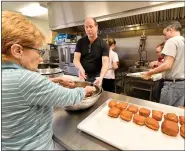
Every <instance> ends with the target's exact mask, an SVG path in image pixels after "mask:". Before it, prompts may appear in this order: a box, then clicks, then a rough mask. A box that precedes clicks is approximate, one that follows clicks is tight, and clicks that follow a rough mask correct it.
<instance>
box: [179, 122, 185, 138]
mask: <svg viewBox="0 0 185 151" xmlns="http://www.w3.org/2000/svg"><path fill="white" fill-rule="evenodd" d="M184 129H185V125H181V127H180V134H181V136H182V137H184V138H185V131H184Z"/></svg>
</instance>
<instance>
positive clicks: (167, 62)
mask: <svg viewBox="0 0 185 151" xmlns="http://www.w3.org/2000/svg"><path fill="white" fill-rule="evenodd" d="M173 63H174V57H172V56H164V62H163V63H162V64H161V65H160V66H158V67H157V68H154V69H152V70H150V71H148V72H147V73H145V74H143V78H144V79H146V80H148V79H149V78H150V77H151V76H152V75H153V74H157V73H161V72H164V71H167V70H169V69H171V68H172V65H173Z"/></svg>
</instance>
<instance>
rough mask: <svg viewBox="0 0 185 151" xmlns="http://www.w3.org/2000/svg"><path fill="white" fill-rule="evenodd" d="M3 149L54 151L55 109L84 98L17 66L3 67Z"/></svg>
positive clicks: (79, 92)
mask: <svg viewBox="0 0 185 151" xmlns="http://www.w3.org/2000/svg"><path fill="white" fill-rule="evenodd" d="M1 93H2V134H1V135H2V149H3V150H52V149H53V140H52V135H53V131H52V109H53V108H52V107H53V106H61V107H64V106H68V105H73V104H76V103H78V102H79V101H81V100H82V99H83V98H84V97H85V91H84V89H83V88H75V89H68V88H64V87H62V86H59V85H58V84H55V83H53V82H51V81H49V80H48V78H46V77H44V76H42V75H40V74H39V73H37V72H32V71H29V70H27V69H25V68H23V67H21V66H19V65H17V64H13V63H10V62H9V63H2V92H1Z"/></svg>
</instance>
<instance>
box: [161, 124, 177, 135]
mask: <svg viewBox="0 0 185 151" xmlns="http://www.w3.org/2000/svg"><path fill="white" fill-rule="evenodd" d="M161 131H162V132H163V133H164V134H167V135H169V136H177V134H178V133H179V126H178V124H177V123H176V122H173V121H170V120H164V121H163V122H162V125H161Z"/></svg>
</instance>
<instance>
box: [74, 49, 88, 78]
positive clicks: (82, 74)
mask: <svg viewBox="0 0 185 151" xmlns="http://www.w3.org/2000/svg"><path fill="white" fill-rule="evenodd" d="M80 58H81V53H80V52H75V53H74V60H73V63H74V65H75V67H76V68H77V69H78V70H79V75H78V76H79V77H80V78H81V77H82V78H84V79H85V78H86V76H85V70H84V68H83V67H82V64H81V63H80Z"/></svg>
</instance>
